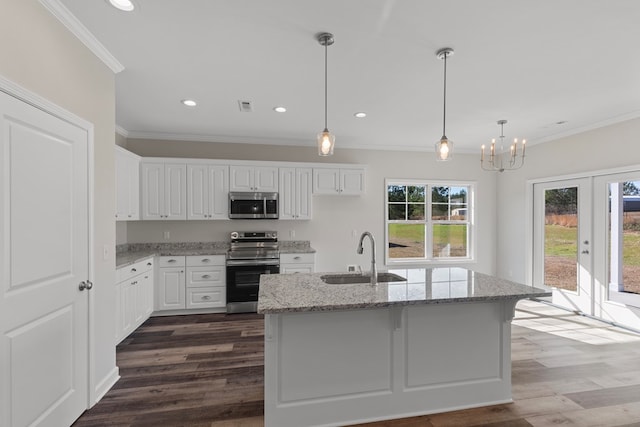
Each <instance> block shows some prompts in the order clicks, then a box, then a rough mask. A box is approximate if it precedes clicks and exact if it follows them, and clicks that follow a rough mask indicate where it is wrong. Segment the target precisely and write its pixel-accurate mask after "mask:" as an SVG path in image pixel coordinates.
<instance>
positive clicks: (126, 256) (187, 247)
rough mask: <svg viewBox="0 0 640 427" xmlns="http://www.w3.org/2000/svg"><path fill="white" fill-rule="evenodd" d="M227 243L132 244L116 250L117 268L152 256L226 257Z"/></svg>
mask: <svg viewBox="0 0 640 427" xmlns="http://www.w3.org/2000/svg"><path fill="white" fill-rule="evenodd" d="M228 249H229V243H227V242H187V243H130V244H126V245H118V247H117V248H116V268H121V267H125V266H127V265H131V264H135V263H136V262H138V261H140V260H143V259H145V258H149V257H150V256H192V255H196V256H197V255H226V254H227V250H228Z"/></svg>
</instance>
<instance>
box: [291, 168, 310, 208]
mask: <svg viewBox="0 0 640 427" xmlns="http://www.w3.org/2000/svg"><path fill="white" fill-rule="evenodd" d="M312 182H313V170H312V169H311V168H298V169H296V193H295V194H296V209H295V210H296V219H311V203H312V197H311V191H312Z"/></svg>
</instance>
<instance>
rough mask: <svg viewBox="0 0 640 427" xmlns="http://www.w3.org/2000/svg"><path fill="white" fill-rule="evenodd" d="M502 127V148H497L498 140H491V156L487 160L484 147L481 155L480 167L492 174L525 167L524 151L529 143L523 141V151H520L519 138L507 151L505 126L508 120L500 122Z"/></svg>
mask: <svg viewBox="0 0 640 427" xmlns="http://www.w3.org/2000/svg"><path fill="white" fill-rule="evenodd" d="M497 123H498V124H499V125H500V146H499V147H496V139H495V138H493V139H492V140H491V147H490V148H489V155H488V156H487V158H488V159H487V158H485V153H484V149H485V146H484V145H482V151H481V155H480V165H481V166H482V169H483V170H486V171H492V172H504V171H506V170H516V169H520V168H521V167H522V165H524V150H525V145H526V143H527V141H526V140H525V139H523V140H522V142H521V143H520V145H521V146H522V149H520V150H519V149H518V138H515V139H514V140H513V143H512V144H511V145H510V146H509V149H508V150H507V149H505V145H504V125H505V123H507V121H506V120H498V122H497Z"/></svg>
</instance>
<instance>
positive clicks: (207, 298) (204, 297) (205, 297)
mask: <svg viewBox="0 0 640 427" xmlns="http://www.w3.org/2000/svg"><path fill="white" fill-rule="evenodd" d="M202 299H203V300H207V301H208V300H210V299H211V297H210V296H209V295H204V296H203V297H202Z"/></svg>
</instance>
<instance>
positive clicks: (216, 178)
mask: <svg viewBox="0 0 640 427" xmlns="http://www.w3.org/2000/svg"><path fill="white" fill-rule="evenodd" d="M208 172H209V177H208V180H209V185H208V187H209V209H208V210H209V219H229V166H209V170H208Z"/></svg>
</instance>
